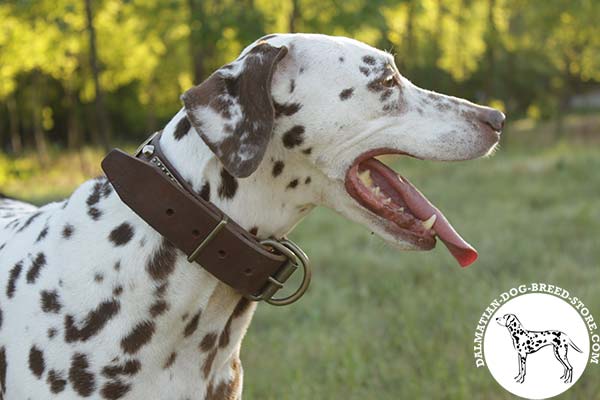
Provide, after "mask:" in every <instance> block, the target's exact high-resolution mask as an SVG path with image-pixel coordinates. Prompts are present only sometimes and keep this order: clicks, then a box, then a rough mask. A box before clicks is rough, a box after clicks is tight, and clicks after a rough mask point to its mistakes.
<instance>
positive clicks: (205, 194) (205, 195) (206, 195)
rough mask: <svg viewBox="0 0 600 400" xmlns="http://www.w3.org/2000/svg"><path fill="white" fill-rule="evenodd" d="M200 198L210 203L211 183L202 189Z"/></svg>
mask: <svg viewBox="0 0 600 400" xmlns="http://www.w3.org/2000/svg"><path fill="white" fill-rule="evenodd" d="M199 194H200V198H201V199H203V200H206V201H210V183H208V182H205V183H204V185H202V189H200V193H199Z"/></svg>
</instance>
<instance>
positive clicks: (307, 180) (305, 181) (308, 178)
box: [304, 176, 311, 185]
mask: <svg viewBox="0 0 600 400" xmlns="http://www.w3.org/2000/svg"><path fill="white" fill-rule="evenodd" d="M310 182H311V178H310V176H309V177H307V178H306V179H305V180H304V184H305V185H308V184H309V183H310Z"/></svg>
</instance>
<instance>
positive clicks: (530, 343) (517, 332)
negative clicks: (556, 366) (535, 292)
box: [496, 314, 582, 383]
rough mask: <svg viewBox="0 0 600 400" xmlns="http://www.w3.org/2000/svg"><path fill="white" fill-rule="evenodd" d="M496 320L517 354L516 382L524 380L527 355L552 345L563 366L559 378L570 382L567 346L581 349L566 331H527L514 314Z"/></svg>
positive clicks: (571, 373)
mask: <svg viewBox="0 0 600 400" xmlns="http://www.w3.org/2000/svg"><path fill="white" fill-rule="evenodd" d="M496 322H498V324H500V325H501V326H505V327H506V328H508V332H509V333H510V337H511V339H512V342H513V346H514V348H515V350H517V354H518V356H519V374H518V375H517V376H516V377H515V380H516V381H517V382H519V383H523V382H525V374H526V370H525V366H526V362H527V355H528V354H533V353H535V352H537V351H538V350H539V349H541V348H543V347H546V346H552V347H553V350H554V357H556V359H557V360H558V362H560V364H561V365H562V366H563V368H564V372H563V375H562V376H561V377H560V378H561V379H563V380H564V382H565V383H570V382H572V380H573V367H572V366H571V363H569V359H568V358H567V353H568V351H569V346H571V347H572V348H573V349H575V351H577V352H579V353H582V351H581V350H580V349H579V347H577V346H576V345H575V343H573V341H572V340H571V339H570V338H569V337H568V336H567V334H566V333H564V332H561V331H528V330H526V329H524V328H523V325H521V322H520V321H519V319H518V318H517V316H516V315H514V314H505V315H504V316H502V317H498V318H496Z"/></svg>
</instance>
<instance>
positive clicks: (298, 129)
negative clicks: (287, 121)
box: [283, 125, 304, 149]
mask: <svg viewBox="0 0 600 400" xmlns="http://www.w3.org/2000/svg"><path fill="white" fill-rule="evenodd" d="M303 142H304V127H303V126H302V125H296V126H294V127H293V128H291V129H290V130H288V131H287V132H286V133H284V134H283V145H284V146H285V147H287V148H288V149H291V148H293V147H296V146H299V145H301V144H302V143H303Z"/></svg>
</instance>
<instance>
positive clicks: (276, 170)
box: [273, 160, 285, 177]
mask: <svg viewBox="0 0 600 400" xmlns="http://www.w3.org/2000/svg"><path fill="white" fill-rule="evenodd" d="M283 167H285V164H284V163H283V161H279V160H278V161H275V163H273V176H274V177H278V176H279V175H280V174H281V172H283Z"/></svg>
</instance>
